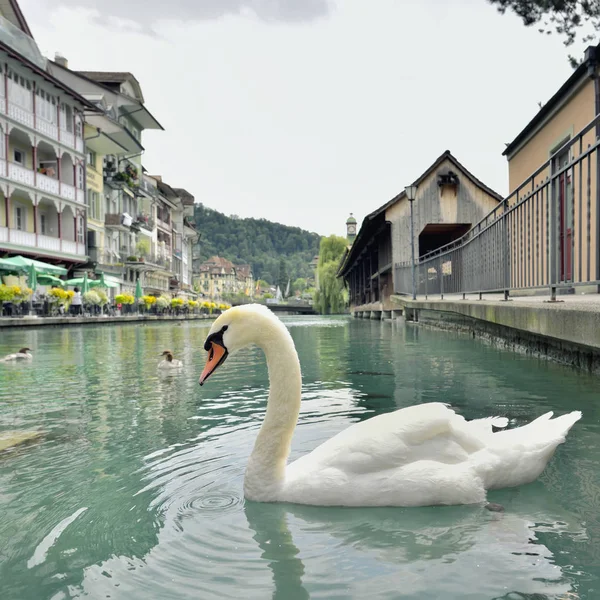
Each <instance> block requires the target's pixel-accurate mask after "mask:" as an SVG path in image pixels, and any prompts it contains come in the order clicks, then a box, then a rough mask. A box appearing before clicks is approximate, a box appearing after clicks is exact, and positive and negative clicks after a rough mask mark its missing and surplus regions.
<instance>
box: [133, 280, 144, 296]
mask: <svg viewBox="0 0 600 600" xmlns="http://www.w3.org/2000/svg"><path fill="white" fill-rule="evenodd" d="M143 295H144V294H143V292H142V283H141V281H140V280H139V279H138V280H137V283H136V284H135V299H136V300H139V299H140V298H141V297H142V296H143Z"/></svg>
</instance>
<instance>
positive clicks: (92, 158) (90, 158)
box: [87, 150, 96, 169]
mask: <svg viewBox="0 0 600 600" xmlns="http://www.w3.org/2000/svg"><path fill="white" fill-rule="evenodd" d="M87 164H88V165H90V167H93V168H94V169H95V168H96V153H95V152H94V151H93V150H88V153H87Z"/></svg>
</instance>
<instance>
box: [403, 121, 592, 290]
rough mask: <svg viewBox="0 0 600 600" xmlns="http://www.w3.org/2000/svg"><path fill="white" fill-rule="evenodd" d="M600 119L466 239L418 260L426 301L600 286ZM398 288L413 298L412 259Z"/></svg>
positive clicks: (418, 280)
mask: <svg viewBox="0 0 600 600" xmlns="http://www.w3.org/2000/svg"><path fill="white" fill-rule="evenodd" d="M599 132H600V115H598V116H597V117H595V118H594V119H593V120H592V121H591V122H590V123H589V124H588V125H587V126H586V127H584V128H583V129H582V130H581V131H580V132H579V133H578V134H577V135H576V136H575V137H573V138H572V139H570V140H569V141H568V142H566V143H565V144H563V145H562V146H561V147H560V148H558V149H557V150H556V151H555V152H554V153H553V154H552V156H551V157H550V159H549V160H548V161H547V162H546V163H544V164H543V165H542V166H541V167H540V168H538V169H537V170H536V171H535V172H534V173H533V174H532V175H531V176H530V177H529V178H528V179H526V180H525V181H524V182H523V183H522V184H521V185H520V186H518V187H517V189H515V190H514V191H513V192H512V193H511V194H510V196H508V197H507V198H506V199H505V200H503V201H502V202H501V203H499V204H498V206H497V207H496V208H494V210H492V211H491V212H490V213H489V214H488V215H486V217H484V218H483V219H482V220H481V221H480V222H479V223H477V224H476V225H475V226H474V227H472V228H471V229H470V230H469V231H468V232H467V233H466V234H464V235H463V236H462V237H461V238H459V239H457V240H455V241H454V242H451V243H450V244H447V245H445V246H443V247H441V248H438V249H437V250H434V251H432V252H429V253H428V254H425V255H424V256H422V257H420V259H417V264H416V266H415V270H416V291H417V294H418V295H419V296H423V295H424V296H428V295H441V296H442V297H443V295H444V294H472V293H483V292H490V293H491V292H500V293H502V292H503V293H504V295H505V297H508V295H509V294H510V292H511V291H513V290H523V289H532V290H533V289H542V288H548V289H549V291H550V293H551V296H552V298H553V299H554V298H555V297H556V290H557V288H561V287H567V288H574V287H576V286H584V285H587V286H592V285H594V286H595V285H598V284H600V185H599V182H600V137H599V135H598V134H599ZM394 290H395V292H396V293H399V294H411V293H412V275H411V263H410V261H408V262H404V263H396V264H395V277H394Z"/></svg>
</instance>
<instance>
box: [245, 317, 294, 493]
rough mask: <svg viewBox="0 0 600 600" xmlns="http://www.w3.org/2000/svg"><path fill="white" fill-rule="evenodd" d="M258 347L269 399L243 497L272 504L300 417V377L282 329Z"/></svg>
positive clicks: (288, 340) (280, 482)
mask: <svg viewBox="0 0 600 600" xmlns="http://www.w3.org/2000/svg"><path fill="white" fill-rule="evenodd" d="M269 338H270V341H269V342H268V343H264V344H261V347H262V349H263V351H264V353H265V356H266V358H267V367H268V369H269V383H270V390H269V399H268V402H267V412H266V414H265V419H264V421H263V424H262V427H261V428H260V431H259V433H258V436H257V438H256V442H255V444H254V449H253V451H252V454H251V455H250V459H249V460H248V466H247V468H246V477H245V479H244V494H245V496H246V498H248V499H250V500H262V501H266V500H274V499H276V494H277V491H278V490H279V488H280V486H281V484H282V483H283V480H284V477H285V467H286V463H287V458H288V456H289V453H290V445H291V441H292V435H293V433H294V429H295V427H296V423H297V421H298V414H299V413H300V397H301V392H302V376H301V373H300V361H299V360H298V354H297V353H296V349H295V347H294V343H293V341H292V338H291V336H290V335H289V333H288V332H287V330H285V328H284V327H283V326H282V329H278V330H275V331H274V332H273V335H271V336H269Z"/></svg>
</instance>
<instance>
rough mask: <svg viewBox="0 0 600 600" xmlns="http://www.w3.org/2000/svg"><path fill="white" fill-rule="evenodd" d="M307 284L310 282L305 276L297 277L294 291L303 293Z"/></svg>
mask: <svg viewBox="0 0 600 600" xmlns="http://www.w3.org/2000/svg"><path fill="white" fill-rule="evenodd" d="M307 285H308V283H307V281H306V279H304V277H298V279H296V281H294V283H293V284H292V289H293V290H294V292H300V293H302V292H303V291H304V290H305V289H306V287H307Z"/></svg>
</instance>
